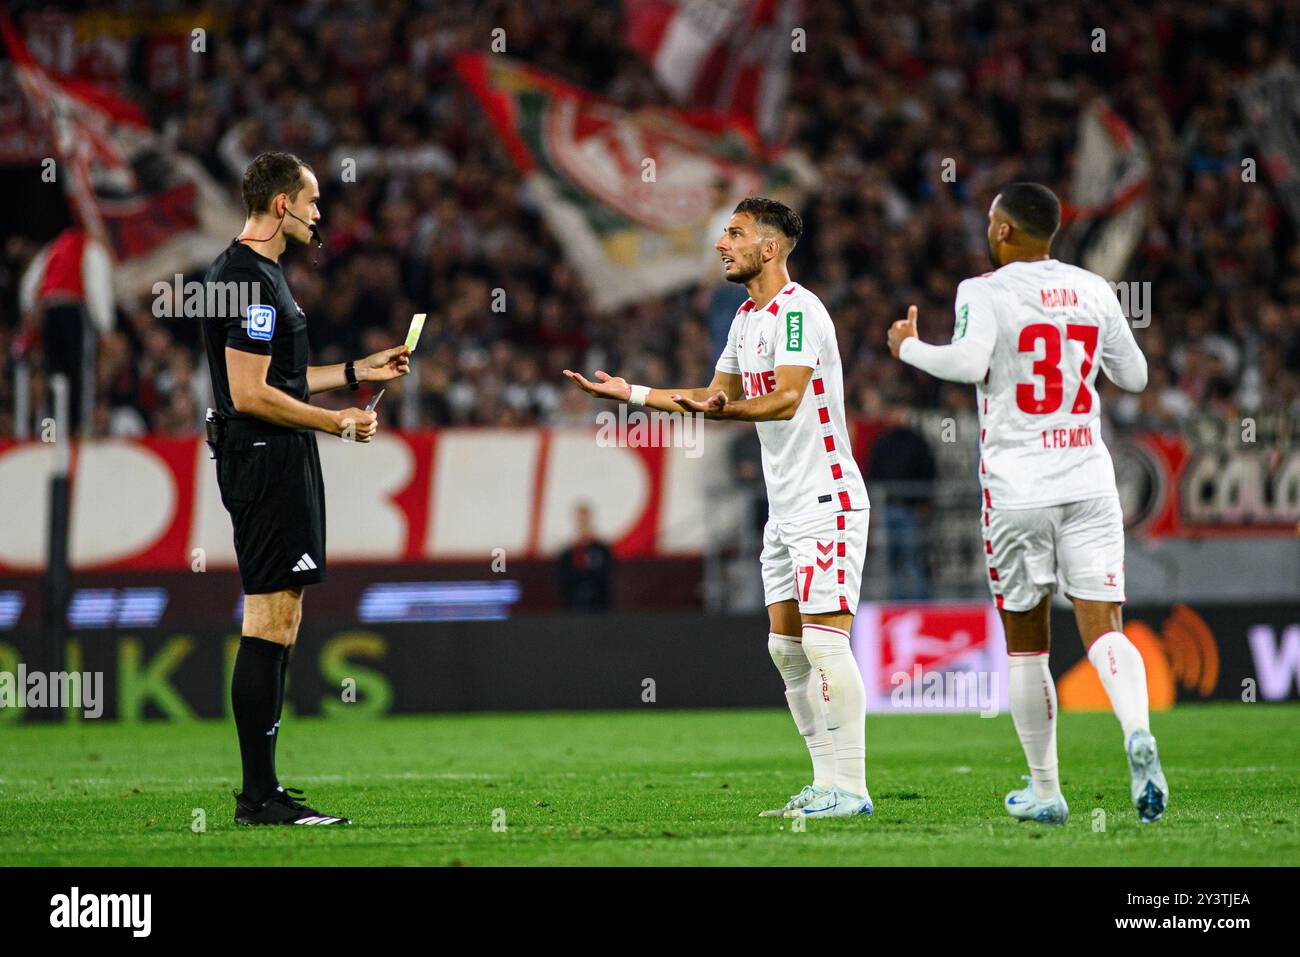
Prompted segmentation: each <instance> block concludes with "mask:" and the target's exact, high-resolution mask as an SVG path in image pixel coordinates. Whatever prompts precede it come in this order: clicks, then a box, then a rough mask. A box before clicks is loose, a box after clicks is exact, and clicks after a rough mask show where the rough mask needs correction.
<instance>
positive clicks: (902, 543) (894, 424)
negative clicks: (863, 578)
mask: <svg viewBox="0 0 1300 957" xmlns="http://www.w3.org/2000/svg"><path fill="white" fill-rule="evenodd" d="M882 419H883V421H884V423H885V430H884V431H883V432H881V433H880V435H879V436H878V437H877V438H876V441H875V442H874V443H873V444H872V446H871V463H870V466H869V467H868V469H867V476H866V477H867V481H868V482H869V483H870V492H871V495H872V503H871V504H872V508H873V509H874V510H877V511H876V514H877V515H879V516H881V517H882V519H883V521H884V533H885V556H886V560H887V561H888V563H889V569H888V571H889V583H890V589H889V592H890V594H891V595H893V596H894V597H896V598H901V599H904V600H910V599H921V598H929V597H930V573H929V568H928V567H927V559H926V542H927V540H928V538H927V534H926V525H927V524H928V521H929V515H930V503H931V500H932V497H933V494H934V489H933V486H934V479H935V463H934V455H933V454H932V453H931V451H930V443H929V442H927V441H926V440H925V438H924V437H923V436H922V435H921V433H920V432H918V431H917V430H916V429H914V428H912V426H911V422H910V412H909V410H908V407H907V406H906V405H905V404H903V403H902V402H900V401H898V400H897V399H896V398H890V399H887V400H886V403H885V406H884V411H883V415H882ZM882 493H883V494H882Z"/></svg>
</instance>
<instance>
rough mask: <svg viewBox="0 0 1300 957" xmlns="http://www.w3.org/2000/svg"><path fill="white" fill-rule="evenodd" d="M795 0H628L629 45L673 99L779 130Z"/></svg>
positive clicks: (772, 132)
mask: <svg viewBox="0 0 1300 957" xmlns="http://www.w3.org/2000/svg"><path fill="white" fill-rule="evenodd" d="M800 10H801V0H626V2H625V3H624V11H625V15H626V30H627V42H628V44H629V45H630V46H631V47H632V48H633V49H634V50H636V51H637V52H638V53H640V54H641V55H642V56H643V57H645V59H646V60H647V62H649V63H650V65H651V66H653V67H654V71H655V75H656V76H657V77H658V78H659V82H660V83H662V84H663V86H664V88H665V89H666V90H668V92H669V93H671V94H672V95H673V96H674V97H675V98H676V99H677V102H679V103H682V104H685V105H688V106H696V107H703V108H707V109H713V110H720V111H721V112H723V113H728V114H730V115H732V116H736V117H739V118H742V119H744V120H745V122H747V123H749V124H751V125H752V126H753V127H754V128H755V129H757V130H758V131H759V133H760V134H761V135H762V137H763V138H764V139H765V140H766V141H768V142H771V141H772V140H773V139H774V138H775V137H776V136H777V135H779V133H780V124H781V110H782V109H783V106H784V103H785V94H786V89H787V87H788V86H789V77H790V56H791V53H792V52H793V45H794V43H795V38H794V36H793V35H792V34H793V31H794V29H795V28H796V27H797V26H798V24H799V19H800Z"/></svg>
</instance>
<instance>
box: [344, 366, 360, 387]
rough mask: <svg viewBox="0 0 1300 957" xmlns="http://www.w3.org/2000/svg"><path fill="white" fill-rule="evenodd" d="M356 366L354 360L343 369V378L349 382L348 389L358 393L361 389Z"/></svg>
mask: <svg viewBox="0 0 1300 957" xmlns="http://www.w3.org/2000/svg"><path fill="white" fill-rule="evenodd" d="M355 366H356V360H355V359H353V360H352V361H351V362H349V363H348V364H347V365H345V366H344V367H343V378H345V379H347V380H348V388H349V389H351V390H352V391H353V392H356V391H357V389H359V388H360V384H359V383H358V382H357V370H356V368H355Z"/></svg>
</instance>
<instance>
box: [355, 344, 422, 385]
mask: <svg viewBox="0 0 1300 957" xmlns="http://www.w3.org/2000/svg"><path fill="white" fill-rule="evenodd" d="M357 370H358V372H360V373H361V374H360V375H358V376H357V378H358V379H362V380H364V381H366V382H387V381H388V380H389V379H397V378H400V377H402V376H404V375H406V374H407V373H408V372H410V371H411V350H410V349H408V348H406V346H405V345H400V346H395V347H394V348H392V349H383V350H381V351H379V352H376V353H374V354H372V355H368V356H366V357H365V358H364V359H362V360H361V361H360V362H358V363H357Z"/></svg>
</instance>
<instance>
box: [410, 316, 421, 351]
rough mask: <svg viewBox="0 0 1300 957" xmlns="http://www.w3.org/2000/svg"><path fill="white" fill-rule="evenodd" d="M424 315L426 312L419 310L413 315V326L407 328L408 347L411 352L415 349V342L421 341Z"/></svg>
mask: <svg viewBox="0 0 1300 957" xmlns="http://www.w3.org/2000/svg"><path fill="white" fill-rule="evenodd" d="M424 316H425V314H424V313H422V312H417V313H416V314H415V315H413V316H412V317H411V328H410V329H408V330H406V348H407V350H408V351H410V352H414V351H415V344H416V343H417V342H419V341H420V331H421V330H422V329H423V328H424Z"/></svg>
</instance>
